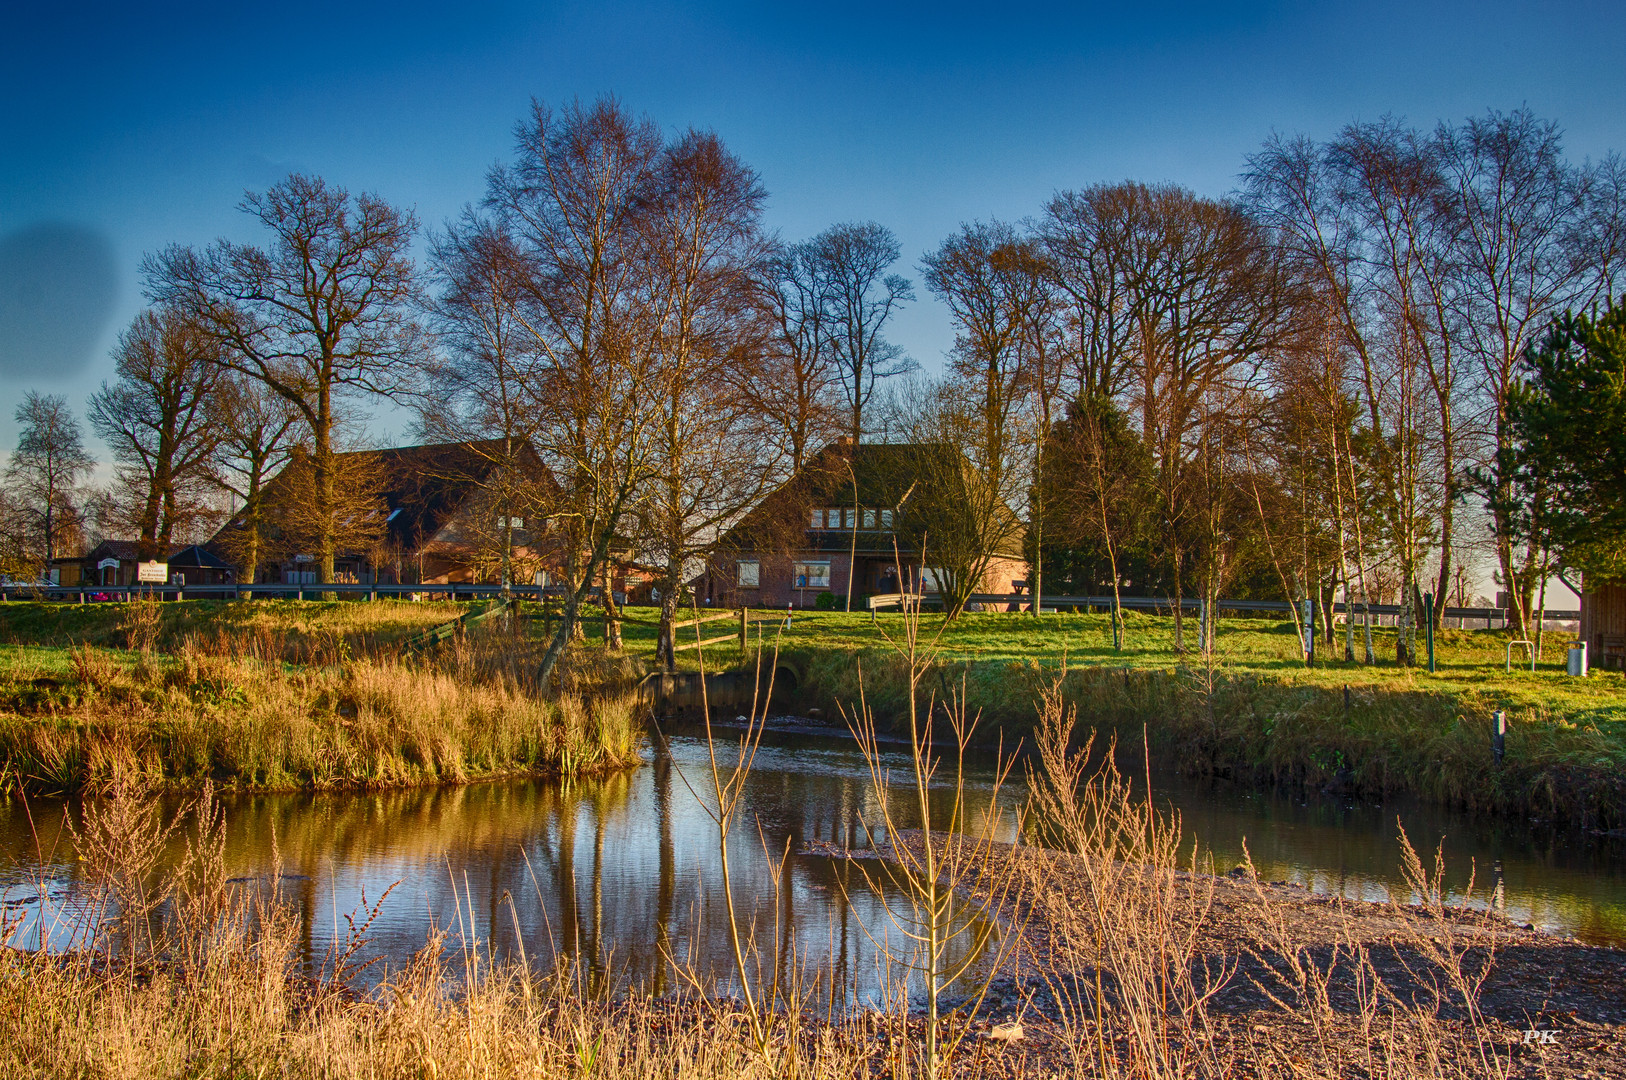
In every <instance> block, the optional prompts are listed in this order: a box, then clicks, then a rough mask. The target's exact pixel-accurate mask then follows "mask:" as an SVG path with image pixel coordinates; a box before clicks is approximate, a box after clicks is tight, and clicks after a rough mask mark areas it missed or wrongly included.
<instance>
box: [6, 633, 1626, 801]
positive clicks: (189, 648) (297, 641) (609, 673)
mask: <svg viewBox="0 0 1626 1080" xmlns="http://www.w3.org/2000/svg"><path fill="white" fill-rule="evenodd" d="M518 608H519V614H518V616H517V617H516V620H515V621H513V622H507V621H502V622H501V625H500V626H498V627H494V628H490V629H482V630H480V631H479V632H471V633H469V634H468V635H466V636H462V635H460V636H459V637H457V638H455V639H454V640H452V641H450V642H448V643H446V644H444V645H441V646H439V647H437V648H436V649H434V650H431V651H430V652H428V653H427V654H426V655H424V656H414V655H410V654H409V653H408V652H407V650H406V649H405V645H406V643H407V642H408V641H409V639H410V638H412V637H413V636H414V635H417V634H421V633H422V632H423V631H425V630H427V629H430V628H432V627H434V626H438V625H441V624H443V623H445V622H448V621H450V620H452V619H455V618H457V617H458V616H459V615H461V614H464V613H466V612H467V611H469V610H470V605H468V604H463V603H452V602H423V603H413V602H409V601H376V602H370V603H355V602H350V603H346V602H327V603H324V602H298V601H251V602H235V603H234V602H213V601H188V602H183V603H172V604H164V605H142V604H134V605H127V604H102V605H85V606H77V605H69V604H31V603H8V604H5V605H0V761H6V760H10V762H11V763H10V764H9V765H8V766H7V769H6V771H7V779H6V780H5V781H4V783H5V784H7V785H15V784H17V783H19V782H22V783H24V784H26V785H28V786H30V787H31V788H32V789H33V790H39V791H45V790H69V789H73V788H77V787H83V786H86V785H89V786H95V785H97V784H105V783H107V782H110V780H111V779H112V777H113V775H114V774H115V773H116V772H118V771H119V770H121V769H125V770H128V769H135V770H136V771H137V772H139V773H140V774H141V775H143V776H144V777H146V778H147V779H148V780H151V781H156V782H161V783H167V784H170V785H171V786H178V787H195V786H196V785H197V784H199V783H201V782H202V781H203V780H204V779H205V778H208V779H211V780H213V781H214V782H215V783H217V784H220V785H228V786H240V787H257V788H301V787H307V788H316V787H330V786H344V785H349V786H359V787H386V786H405V785H412V784H425V783H445V782H461V781H466V780H473V779H489V778H495V777H499V776H502V775H505V774H509V773H517V772H526V773H531V774H537V773H544V774H545V773H550V772H553V773H562V772H573V771H578V770H581V769H591V768H609V767H616V766H617V765H622V764H627V763H630V762H632V761H635V760H636V759H637V753H638V740H639V738H640V734H639V733H640V730H641V726H642V720H641V715H640V709H641V706H640V704H639V702H638V698H637V694H636V691H635V685H636V683H637V682H638V680H639V679H640V677H641V676H642V675H643V674H644V673H645V672H647V671H649V670H653V669H654V668H655V664H654V650H655V634H654V630H653V628H651V627H646V626H643V625H640V624H635V623H630V622H629V623H624V624H622V628H621V633H622V637H623V640H624V643H625V649H624V651H622V652H616V653H612V652H610V651H608V650H606V649H605V648H604V647H603V645H602V642H601V641H600V640H599V638H600V620H598V619H595V618H593V617H591V616H590V617H589V618H588V619H587V620H586V625H585V626H584V629H585V631H586V635H587V636H586V640H585V641H583V642H580V643H578V644H577V646H575V647H574V648H572V649H571V650H570V651H569V652H568V653H567V657H568V660H567V666H566V668H565V669H564V670H562V671H561V672H560V673H559V675H558V677H557V679H556V680H555V684H554V686H553V687H551V688H550V693H548V694H542V693H540V692H538V688H537V687H536V686H535V685H534V678H533V673H534V670H535V668H536V666H537V665H536V660H537V659H538V657H539V655H540V649H541V648H542V646H543V640H542V639H544V638H545V637H546V634H545V629H544V626H543V625H539V624H544V616H542V615H541V613H540V612H539V611H538V610H537V609H536V608H535V606H534V605H529V604H523V605H518ZM935 618H936V617H934V616H931V615H925V616H923V617H922V619H923V630H924V632H926V633H929V634H937V635H938V636H936V638H935V655H934V657H933V659H932V661H931V670H930V671H929V672H928V674H927V676H926V678H925V681H924V682H923V684H922V685H923V687H924V688H925V689H926V690H927V691H935V692H936V694H937V697H938V699H939V700H940V701H941V700H946V699H947V698H948V697H949V696H950V694H951V693H952V692H957V691H959V690H960V688H961V687H962V686H963V687H964V692H965V694H966V696H967V705H968V707H969V709H970V710H971V711H973V712H976V711H978V710H980V711H981V713H982V717H983V726H982V730H983V732H984V733H985V735H986V734H987V733H989V732H993V731H995V730H997V731H998V733H999V734H1000V735H1001V736H1002V737H1003V738H1004V739H1005V742H1006V745H1007V746H1009V745H1011V744H1012V743H1014V742H1015V741H1016V740H1017V739H1019V738H1024V737H1029V736H1030V735H1031V733H1032V730H1033V726H1034V724H1035V722H1036V720H1037V715H1038V714H1037V710H1036V707H1035V705H1034V702H1035V701H1036V699H1037V697H1038V695H1039V692H1040V691H1041V689H1043V688H1044V687H1045V686H1047V685H1049V684H1050V683H1051V682H1052V681H1053V680H1054V679H1055V678H1057V676H1058V675H1062V682H1061V692H1062V694H1063V697H1064V698H1065V700H1066V701H1067V702H1068V703H1069V704H1071V705H1073V706H1074V707H1076V708H1077V709H1078V712H1079V715H1080V717H1081V719H1082V722H1083V723H1084V724H1085V725H1086V726H1087V727H1090V728H1093V729H1095V730H1096V731H1097V732H1098V733H1099V734H1100V735H1101V736H1102V738H1103V741H1105V740H1107V739H1115V740H1116V742H1117V744H1118V746H1119V747H1120V748H1122V754H1123V760H1124V762H1125V765H1126V767H1130V766H1131V765H1132V764H1133V762H1134V760H1135V759H1136V758H1137V757H1138V755H1139V754H1140V752H1141V749H1140V748H1141V747H1142V746H1143V745H1144V746H1145V747H1146V748H1147V750H1148V751H1149V752H1150V754H1151V755H1152V759H1153V764H1155V765H1157V766H1158V767H1167V768H1173V769H1176V770H1180V771H1185V772H1187V773H1191V774H1200V775H1213V776H1220V777H1226V778H1230V779H1233V780H1236V781H1238V782H1242V783H1251V784H1273V785H1282V786H1291V787H1297V788H1303V789H1306V790H1313V791H1318V792H1325V793H1329V794H1336V795H1343V796H1349V797H1355V798H1362V799H1371V800H1381V799H1384V798H1387V797H1390V796H1404V797H1409V798H1417V799H1421V800H1424V801H1429V802H1434V803H1438V804H1442V805H1447V806H1453V807H1458V808H1464V809H1469V810H1473V811H1484V812H1492V813H1499V814H1505V815H1512V816H1519V817H1527V818H1535V819H1538V820H1541V821H1546V822H1550V823H1555V824H1575V825H1578V826H1580V827H1582V828H1587V829H1595V830H1600V831H1609V830H1615V829H1619V828H1622V827H1623V826H1626V677H1623V676H1622V675H1621V673H1618V672H1601V671H1599V672H1594V673H1593V674H1592V675H1591V676H1589V677H1588V678H1587V679H1584V680H1582V679H1571V678H1567V677H1566V676H1565V675H1564V674H1563V669H1562V666H1561V665H1560V664H1556V663H1554V662H1553V661H1552V659H1551V656H1552V654H1553V653H1554V652H1557V649H1556V648H1555V647H1554V646H1553V644H1552V643H1549V647H1548V650H1547V652H1548V658H1547V659H1545V660H1544V661H1542V662H1540V663H1538V665H1537V670H1536V671H1534V672H1531V671H1530V670H1528V668H1527V667H1526V668H1521V667H1520V666H1519V665H1517V664H1515V665H1514V669H1513V671H1512V672H1508V671H1507V670H1506V641H1507V635H1506V634H1504V633H1502V632H1501V631H1494V630H1491V631H1487V630H1456V629H1451V630H1446V631H1444V632H1442V633H1441V634H1440V635H1439V636H1438V639H1437V646H1438V661H1439V662H1438V668H1439V671H1438V673H1436V674H1430V673H1428V672H1427V671H1426V669H1421V668H1401V667H1397V666H1395V665H1394V664H1393V663H1392V662H1379V663H1377V664H1374V665H1366V664H1362V663H1349V662H1345V661H1344V660H1342V659H1341V648H1342V640H1343V638H1342V634H1341V633H1340V634H1339V641H1338V644H1337V646H1336V647H1335V648H1334V649H1332V650H1326V647H1325V642H1324V641H1323V642H1322V643H1320V647H1321V648H1323V649H1324V650H1325V651H1330V652H1333V654H1334V656H1336V657H1340V658H1336V659H1328V658H1325V657H1323V658H1322V659H1319V660H1318V664H1317V666H1316V667H1315V668H1313V669H1307V668H1305V667H1304V666H1303V664H1302V662H1301V661H1300V660H1299V656H1298V643H1297V638H1296V636H1295V635H1294V634H1293V632H1292V627H1291V625H1290V624H1278V623H1275V622H1272V621H1269V620H1264V619H1226V620H1223V621H1222V622H1221V623H1220V624H1219V632H1218V634H1217V638H1216V647H1215V652H1214V654H1213V658H1212V661H1211V662H1209V663H1207V664H1205V663H1204V662H1203V659H1202V657H1201V655H1200V654H1187V655H1181V654H1177V653H1176V652H1175V651H1174V649H1173V646H1172V620H1170V619H1168V618H1161V617H1158V616H1155V615H1146V614H1141V613H1130V614H1127V615H1126V616H1125V623H1126V630H1127V634H1126V647H1125V649H1124V650H1123V651H1122V652H1116V651H1114V650H1113V649H1112V645H1111V631H1110V624H1109V620H1108V617H1107V616H1106V615H1088V614H1085V615H1074V614H1059V615H1046V616H1043V617H1041V618H1039V619H1034V618H1033V617H1032V616H1029V615H1021V614H1006V613H997V614H996V613H970V614H966V615H962V616H961V617H960V618H959V619H958V620H956V621H954V622H952V623H949V624H948V625H947V626H944V627H942V628H941V633H940V634H938V627H936V626H934V625H932V624H933V621H934V619H935ZM896 619H897V616H895V615H884V614H883V615H882V616H881V618H880V619H879V620H878V621H876V622H872V621H871V619H870V617H869V616H868V615H867V614H863V615H859V614H851V615H847V614H841V613H835V612H802V611H798V612H795V613H793V614H791V615H790V618H789V625H788V626H780V625H778V624H777V623H767V624H756V627H755V628H754V630H753V649H754V648H755V646H756V643H757V641H758V640H760V642H761V644H762V646H763V648H764V649H765V650H766V651H770V652H771V651H772V650H773V649H775V648H777V649H778V650H779V664H780V669H781V671H782V672H783V673H785V675H787V676H788V678H785V680H784V681H783V682H782V683H781V690H782V691H783V689H784V687H785V686H786V685H788V684H789V683H791V682H794V684H795V685H794V689H793V690H790V691H789V692H788V694H787V697H786V701H787V702H793V703H794V704H795V705H797V706H800V707H809V706H816V707H819V708H821V709H822V710H824V712H825V713H826V714H827V715H829V716H832V717H834V716H837V715H839V709H840V708H841V707H843V706H846V707H850V706H851V705H852V703H853V702H856V701H857V700H858V697H859V689H860V686H859V683H860V671H862V683H863V690H864V693H865V696H866V698H867V701H868V704H869V706H870V707H871V709H872V710H873V711H874V713H875V715H876V716H877V717H878V718H879V719H880V721H881V724H882V725H883V726H884V725H885V724H886V723H888V722H889V721H890V720H891V719H892V718H894V717H897V716H899V715H901V714H902V712H903V710H904V708H905V706H906V699H907V689H908V679H907V678H906V673H905V671H904V669H903V667H902V666H901V665H900V664H899V662H898V659H897V656H896V653H895V651H894V650H893V649H892V648H891V646H890V645H889V643H888V640H887V635H888V634H891V633H894V632H895V629H896V627H897V626H898V625H900V624H899V623H897V622H896ZM759 635H760V636H759ZM1393 635H1394V631H1393V630H1392V629H1387V628H1385V629H1378V630H1376V631H1375V635H1374V636H1375V648H1376V650H1377V654H1378V655H1379V656H1380V657H1382V656H1392V655H1393V652H1394V641H1393ZM1360 636H1361V635H1360V634H1359V633H1357V643H1356V644H1357V651H1358V652H1359V651H1361V649H1362V642H1361V641H1360V640H1359V639H1360ZM678 655H679V667H680V670H688V671H690V672H692V671H694V670H696V659H695V655H694V652H693V650H688V651H680V652H679V654H678ZM753 655H754V653H743V654H742V653H741V652H740V650H739V649H738V648H737V647H733V646H729V645H723V646H712V647H710V648H708V649H707V650H706V668H707V670H708V671H711V672H722V671H727V670H729V669H738V668H740V667H742V666H746V665H748V664H750V663H751V661H752V658H753ZM1559 655H1562V654H1561V653H1560V654H1559ZM272 661H275V662H274V663H273V662H272ZM1063 672H1065V673H1064V674H1062V673H1063ZM1497 711H1503V712H1505V713H1506V715H1507V719H1508V732H1507V736H1506V753H1505V757H1504V759H1503V761H1502V762H1501V764H1500V765H1498V764H1496V763H1495V762H1494V759H1493V757H1492V751H1491V732H1492V725H1493V717H1494V714H1495V713H1496V712H1497ZM251 718H253V719H252V720H251ZM19 777H21V779H19Z"/></svg>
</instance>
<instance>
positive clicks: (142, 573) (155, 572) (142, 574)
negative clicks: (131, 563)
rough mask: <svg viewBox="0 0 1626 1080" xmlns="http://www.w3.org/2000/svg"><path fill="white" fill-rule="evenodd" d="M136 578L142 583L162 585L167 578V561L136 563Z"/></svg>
mask: <svg viewBox="0 0 1626 1080" xmlns="http://www.w3.org/2000/svg"><path fill="white" fill-rule="evenodd" d="M136 580H137V581H138V582H140V583H141V584H143V585H146V584H149V583H150V584H153V585H162V584H164V583H165V582H166V581H168V580H169V563H161V562H144V563H136Z"/></svg>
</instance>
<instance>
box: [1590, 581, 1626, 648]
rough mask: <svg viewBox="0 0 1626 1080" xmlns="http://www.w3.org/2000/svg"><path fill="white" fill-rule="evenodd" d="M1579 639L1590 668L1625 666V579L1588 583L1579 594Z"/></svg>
mask: <svg viewBox="0 0 1626 1080" xmlns="http://www.w3.org/2000/svg"><path fill="white" fill-rule="evenodd" d="M1581 640H1582V641H1584V642H1586V646H1587V660H1588V662H1589V663H1590V664H1591V665H1592V666H1593V667H1601V668H1610V667H1613V668H1626V582H1615V581H1611V582H1604V583H1600V584H1598V585H1593V584H1592V583H1591V582H1588V583H1587V587H1586V590H1585V591H1584V592H1582V593H1581Z"/></svg>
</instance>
